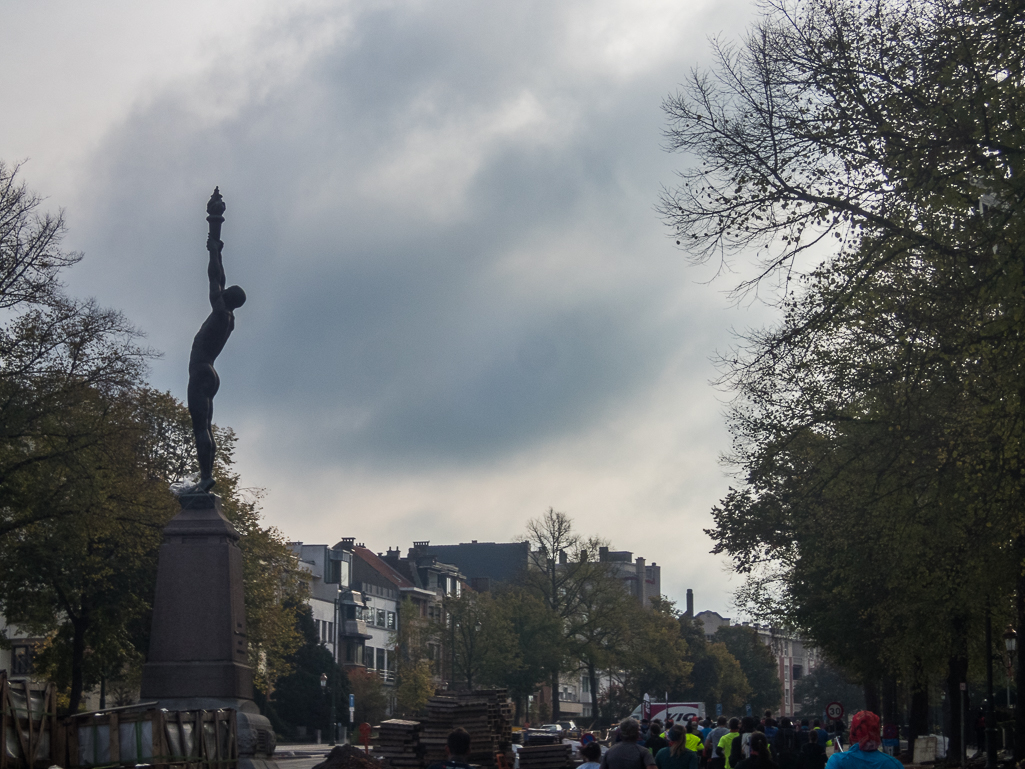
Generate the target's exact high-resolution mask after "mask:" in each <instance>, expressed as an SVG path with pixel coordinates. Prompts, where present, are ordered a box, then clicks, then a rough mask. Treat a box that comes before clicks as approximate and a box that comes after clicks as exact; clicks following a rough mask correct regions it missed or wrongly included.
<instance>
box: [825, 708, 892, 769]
mask: <svg viewBox="0 0 1025 769" xmlns="http://www.w3.org/2000/svg"><path fill="white" fill-rule="evenodd" d="M882 742H883V739H882V735H881V734H880V732H879V716H877V715H876V714H875V713H873V712H872V711H870V710H861V711H859V712H857V713H855V714H854V718H852V719H851V747H850V748H849V749H848V750H847V751H846V752H843V753H834V754H833V755H831V756H830V757H829V761H828V762H827V763H826V769H903V766H904V765H903V764H902V763H901V762H900V761H898V760H897V759H896V758H894V757H893V756H891V755H889V754H887V753H884V752H883V751H881V750H880V749H879V746H880V745H882Z"/></svg>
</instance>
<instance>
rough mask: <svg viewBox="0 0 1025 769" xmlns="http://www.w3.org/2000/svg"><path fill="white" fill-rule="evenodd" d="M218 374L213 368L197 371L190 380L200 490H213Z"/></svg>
mask: <svg viewBox="0 0 1025 769" xmlns="http://www.w3.org/2000/svg"><path fill="white" fill-rule="evenodd" d="M217 385H218V382H217V374H216V373H215V372H214V370H213V367H212V366H210V367H209V368H208V369H200V370H199V371H195V372H194V373H193V375H192V376H191V377H190V379H189V415H190V416H191V417H192V434H193V435H194V436H195V438H196V458H197V459H198V460H199V488H200V489H202V490H203V491H209V490H210V489H211V488H213V485H214V479H213V470H214V454H215V453H216V450H217V446H216V444H215V442H214V433H213V411H214V400H213V394H214V393H216V392H217Z"/></svg>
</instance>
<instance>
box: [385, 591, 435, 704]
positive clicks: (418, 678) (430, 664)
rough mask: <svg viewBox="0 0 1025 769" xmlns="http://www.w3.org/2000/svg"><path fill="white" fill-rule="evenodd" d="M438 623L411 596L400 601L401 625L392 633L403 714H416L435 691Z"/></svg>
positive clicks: (396, 677)
mask: <svg viewBox="0 0 1025 769" xmlns="http://www.w3.org/2000/svg"><path fill="white" fill-rule="evenodd" d="M436 634H437V626H436V625H434V623H432V622H431V621H430V620H429V619H428V618H427V617H425V616H423V614H422V613H421V611H420V605H419V604H416V603H414V602H413V601H412V600H410V599H409V598H404V599H403V600H402V603H401V604H399V626H398V629H397V630H396V631H395V633H394V634H393V635H392V639H391V641H392V648H394V649H395V651H396V664H395V701H396V707H397V709H398V711H399V713H400V714H402V715H405V716H416V715H419V714H420V712H421V711H422V710H423V709H424V708H425V707H426V706H427V698H428V697H430V696H431V695H432V694H433V693H434V674H435V670H434V659H435V651H434V650H435V649H436V648H437V638H436Z"/></svg>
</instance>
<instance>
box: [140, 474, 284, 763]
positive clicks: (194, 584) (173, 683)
mask: <svg viewBox="0 0 1025 769" xmlns="http://www.w3.org/2000/svg"><path fill="white" fill-rule="evenodd" d="M179 503H180V505H181V511H180V512H179V513H178V515H176V516H175V517H174V518H173V519H172V520H171V522H170V523H168V524H167V526H166V527H165V528H164V541H163V544H161V546H160V559H159V562H158V564H157V586H156V594H155V595H154V599H153V628H152V633H151V636H150V649H149V656H148V659H147V662H146V664H145V665H143V668H142V691H141V699H142V700H143V701H154V700H155V701H156V702H157V703H158V707H160V708H162V709H165V710H171V711H174V710H216V709H220V708H231V709H233V710H235V711H236V727H237V740H238V747H239V765H240V769H274V768H275V766H276V765H275V763H274V761H272V760H271V759H270V757H271V756H272V755H273V753H274V747H275V737H274V730H273V729H272V728H271V725H270V721H268V720H267V719H266V718H265V717H264V716H261V715H260V711H259V709H258V708H257V707H256V704H255V703H254V702H253V671H252V668H250V667H249V665H248V663H247V655H248V646H247V639H246V614H245V597H244V594H243V586H242V551H241V550H239V548H238V540H239V534H238V532H237V531H236V530H235V527H234V526H232V525H231V523H230V522H229V521H228V519H227V518H225V517H224V514H223V512H222V511H221V500H220V497H218V496H217V495H216V494H207V493H194V494H183V495H182V496H181V497H179Z"/></svg>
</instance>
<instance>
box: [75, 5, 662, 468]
mask: <svg viewBox="0 0 1025 769" xmlns="http://www.w3.org/2000/svg"><path fill="white" fill-rule="evenodd" d="M489 8H490V6H489ZM526 8H527V6H526V5H524V6H520V7H518V8H517V9H514V10H509V9H506V13H505V14H504V15H502V16H495V15H492V14H491V11H490V10H489V9H485V8H484V7H483V6H480V5H479V4H469V3H448V4H431V6H430V7H429V8H427V6H421V7H420V8H419V12H395V11H394V9H390V10H373V9H371V10H367V11H364V12H361V13H360V14H359V15H358V16H356V17H355V18H353V19H351V20H350V21H351V24H340V25H339V30H340V31H339V32H338V33H337V35H336V36H335V38H334V39H333V40H332V41H331V42H330V43H329V44H327V45H323V46H322V48H321V49H320V50H318V51H317V52H316V53H314V54H313V55H311V56H309V57H308V58H302V57H300V58H299V60H298V63H296V62H295V61H293V60H289V61H287V62H282V63H281V66H283V67H284V68H285V69H287V66H288V65H292V66H295V67H296V69H295V71H294V72H291V73H289V74H286V75H281V74H280V73H276V72H275V71H273V67H274V64H273V60H269V61H263V62H261V61H260V60H259V59H257V63H256V64H255V65H253V66H252V68H251V69H246V68H239V67H236V66H233V65H232V64H231V63H230V62H227V61H225V62H222V63H221V64H222V66H220V67H218V68H217V69H216V70H215V71H213V72H211V73H209V75H208V76H207V78H206V79H202V80H199V81H197V82H194V83H190V84H183V85H180V86H179V87H178V88H176V89H175V90H173V91H168V92H166V93H160V94H156V95H154V96H153V98H152V99H151V100H150V101H149V102H148V103H147V104H145V105H144V106H141V107H140V108H139V109H138V110H137V111H136V113H135V114H134V115H133V116H132V117H131V118H130V119H129V120H127V122H126V123H125V124H124V125H123V126H122V127H121V128H120V129H118V130H117V131H116V132H114V133H113V134H112V136H111V137H110V139H109V141H108V142H107V143H106V145H105V147H104V148H103V150H102V151H101V153H99V158H100V159H101V160H100V162H97V164H96V169H95V177H96V185H95V195H94V196H93V198H92V200H91V201H90V203H91V205H90V206H89V208H88V210H86V211H85V212H84V216H85V217H86V218H87V219H88V221H89V222H90V226H89V227H88V228H87V229H88V231H89V232H88V234H87V238H92V239H95V247H93V248H91V249H90V250H91V251H92V254H91V259H92V260H93V261H94V262H96V261H100V262H105V264H104V265H103V270H102V272H103V273H105V274H107V275H108V276H115V277H114V278H113V279H114V280H116V281H117V282H119V283H120V282H121V281H123V285H126V286H128V285H130V286H133V287H137V288H134V289H133V291H137V292H138V294H137V295H132V296H128V297H124V298H123V300H122V301H120V302H119V304H120V305H121V306H125V307H126V309H127V310H128V312H129V314H130V315H131V316H132V317H133V318H135V319H137V320H138V322H139V323H140V325H142V326H143V327H144V328H146V329H148V330H149V331H150V332H151V341H152V342H153V343H154V344H155V345H156V346H158V347H161V348H163V349H165V350H166V351H167V361H166V363H164V364H158V365H157V368H156V376H155V378H156V380H157V384H160V385H162V386H166V387H171V388H172V389H174V390H175V391H176V392H178V394H179V395H180V394H181V390H182V388H181V384H182V382H183V376H182V375H180V374H178V373H177V371H175V370H174V368H175V367H178V370H180V371H184V358H185V355H187V349H188V343H189V341H190V340H191V335H192V334H193V333H194V330H195V328H196V327H197V326H198V324H199V322H200V321H201V320H202V317H203V316H204V314H205V312H206V308H205V288H204V280H205V276H204V272H203V266H202V263H203V259H204V258H205V253H204V251H203V238H204V232H205V223H204V222H203V218H202V217H203V214H202V210H203V205H204V203H205V199H206V196H207V195H209V191H210V187H211V186H212V184H214V183H218V184H220V185H221V188H222V192H223V193H224V194H225V197H226V200H227V203H228V212H227V218H228V220H227V223H226V225H225V233H224V239H225V241H226V243H227V246H226V250H225V262H226V268H227V271H228V279H229V282H239V283H241V284H242V285H243V287H244V288H246V290H247V292H248V294H249V297H250V301H249V303H248V304H247V305H246V307H244V308H242V309H241V310H240V311H239V313H238V318H239V320H238V324H239V325H238V330H237V332H236V334H235V337H233V339H232V341H231V343H230V345H229V347H228V348H227V349H226V352H225V353H224V355H223V357H222V359H221V362H219V364H218V368H219V369H220V370H221V372H222V377H223V378H224V380H225V382H226V383H227V384H226V385H225V389H226V391H229V390H230V391H231V393H232V395H231V396H230V397H225V396H224V395H222V397H221V399H219V403H218V407H219V409H221V411H220V414H221V418H228V419H230V418H231V417H232V416H234V414H235V413H237V412H235V411H234V410H233V408H234V407H233V405H232V404H234V403H245V408H246V410H247V412H249V413H250V415H252V414H253V412H254V410H255V412H256V413H258V414H260V417H259V419H260V421H262V422H263V423H264V424H265V425H266V427H267V429H268V432H269V433H270V434H272V435H274V436H276V438H275V447H274V448H275V449H277V450H282V451H285V450H287V451H288V453H292V454H294V453H295V452H299V451H301V450H302V448H303V447H306V448H307V449H308V448H312V447H316V453H317V455H318V461H332V460H333V459H340V458H346V457H348V458H352V457H353V456H354V455H357V454H358V455H360V456H361V457H362V458H363V459H364V460H369V461H372V462H378V463H384V464H388V463H390V462H403V463H409V462H414V463H420V462H431V461H433V462H441V463H450V462H467V461H469V462H473V461H477V460H484V461H487V460H489V459H490V458H493V457H494V456H495V455H496V454H501V453H502V452H515V451H518V450H520V449H522V448H524V447H525V446H528V445H530V444H532V443H542V442H544V441H546V440H549V439H551V438H552V437H553V436H557V435H560V434H562V433H565V432H567V431H570V432H571V431H573V430H575V429H579V428H581V427H582V426H584V425H586V424H587V423H588V421H589V420H592V419H594V418H595V417H596V416H597V415H600V414H602V413H603V412H606V411H608V410H610V409H613V408H615V407H616V405H617V403H620V402H622V401H624V400H626V399H629V398H631V397H637V396H638V394H639V393H642V392H643V390H644V387H645V383H646V382H647V381H649V380H650V379H651V378H652V377H653V376H655V375H656V374H657V372H658V371H659V370H660V368H661V367H662V366H663V365H664V359H665V357H666V355H667V354H668V353H669V352H670V351H671V350H672V349H674V347H676V346H678V344H679V339H678V337H679V334H680V333H681V329H680V328H678V327H677V328H675V329H674V328H673V327H672V326H671V325H670V324H672V323H679V322H681V321H682V318H681V317H680V316H679V315H678V314H673V313H670V312H668V311H667V309H666V305H667V304H668V303H670V302H672V301H673V296H674V294H675V293H676V290H675V289H673V288H672V287H671V283H667V282H666V281H665V280H664V275H662V274H659V273H658V270H659V269H661V268H663V267H664V266H665V262H664V261H661V260H659V259H653V258H652V255H651V253H645V252H644V251H633V252H631V251H630V249H631V248H636V247H637V246H638V245H643V247H644V248H646V249H650V248H651V247H652V246H653V245H656V244H658V243H659V238H661V236H662V234H661V233H660V232H658V229H659V224H658V222H657V220H656V219H655V216H654V214H653V212H652V210H651V204H652V201H653V199H654V196H655V194H656V192H657V187H656V185H655V183H654V180H655V178H657V177H655V176H651V177H650V179H649V182H650V186H645V185H644V184H638V181H639V180H643V179H644V178H645V177H644V172H645V170H646V169H648V168H650V167H652V165H653V164H654V163H656V162H658V163H664V159H663V158H662V157H661V156H660V155H659V152H658V148H657V142H658V130H659V115H658V108H657V105H658V98H659V96H660V95H661V94H660V93H659V92H657V91H656V88H655V87H654V86H653V84H652V83H645V84H641V85H638V84H637V83H636V82H634V81H632V80H630V79H629V78H627V79H623V80H620V81H616V80H615V79H614V78H612V77H611V75H609V76H608V77H607V76H606V75H605V74H603V73H601V72H598V73H593V72H588V71H586V70H582V69H580V68H577V67H574V66H573V65H572V64H571V63H567V61H566V57H567V56H569V55H570V54H571V53H572V51H567V50H565V49H564V46H565V45H566V40H567V36H568V35H569V33H570V31H571V30H568V29H566V27H565V25H566V24H567V23H568V21H567V19H568V14H567V13H566V12H565V11H564V10H560V9H558V8H557V7H556V5H555V4H548V3H538V4H534V5H531V6H529V10H524V9H526ZM327 21H329V20H325V23H327ZM330 21H332V23H337V20H330ZM315 27H316V19H311V18H310V17H308V16H304V17H302V18H300V19H298V20H295V21H294V22H293V26H289V25H288V24H283V25H281V26H278V27H276V28H275V30H274V31H273V38H274V39H275V40H276V43H277V44H278V45H281V44H282V39H286V40H287V39H288V38H289V36H290V35H292V36H293V39H292V40H291V43H292V44H293V45H294V46H295V47H296V49H297V50H301V47H302V46H301V42H302V39H303V36H304V35H306V34H310V31H311V29H313V28H315ZM259 44H260V43H259V41H258V43H257V46H256V47H259ZM286 58H287V57H286ZM263 78H267V79H268V80H269V81H270V82H271V85H270V86H266V87H264V82H263ZM275 78H280V82H276V81H275ZM658 87H661V86H658ZM639 115H641V116H645V118H646V119H645V120H643V121H641V122H640V123H639V122H638V117H639ZM407 179H408V181H407ZM639 231H648V232H649V233H652V234H648V235H645V236H644V237H643V238H641V239H640V240H637V239H634V240H631V238H633V237H634V236H635V235H636V233H637V232H639ZM548 240H550V241H553V242H556V243H562V244H563V245H562V247H563V248H565V249H567V250H568V251H569V254H568V255H567V254H552V253H551V248H550V247H547V248H546V246H545V243H546V241H548ZM575 240H577V241H583V242H582V244H581V245H579V246H577V247H576V252H575V253H573V250H574V246H573V244H574V241H575ZM659 247H660V248H661V247H662V246H659ZM97 252H99V254H100V255H99V256H97ZM514 253H518V256H517V257H516V258H517V259H518V260H519V261H520V262H521V263H522V264H521V265H520V267H519V268H518V269H516V270H512V271H505V272H503V270H501V269H496V264H497V265H501V264H502V263H503V262H504V261H506V260H508V259H510V258H512V257H511V255H512V254H514ZM186 260H188V261H186ZM551 260H554V261H556V262H559V263H560V264H559V265H558V266H557V267H556V268H555V269H550V268H551V265H550V264H549V263H548V262H549V261H551ZM563 262H568V263H563ZM623 264H628V265H629V267H624V266H623ZM603 269H607V270H608V272H609V274H608V276H604V277H603V276H602V275H601V272H602V270H603ZM578 283H579V287H578V285H577V284H578ZM100 290H101V291H102V289H100ZM222 403H224V404H226V406H222V405H221V404H222ZM225 409H226V410H225ZM250 418H252V417H250Z"/></svg>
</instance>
